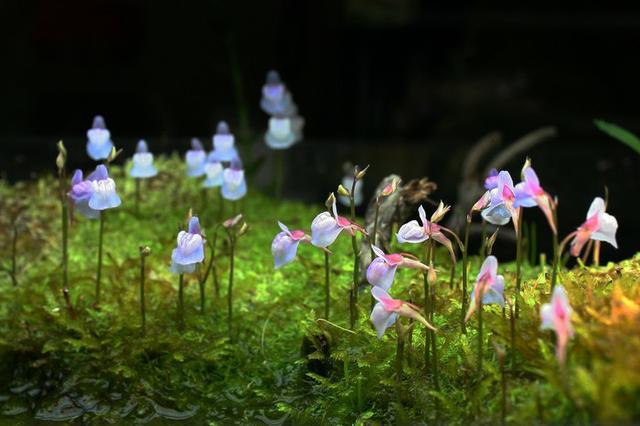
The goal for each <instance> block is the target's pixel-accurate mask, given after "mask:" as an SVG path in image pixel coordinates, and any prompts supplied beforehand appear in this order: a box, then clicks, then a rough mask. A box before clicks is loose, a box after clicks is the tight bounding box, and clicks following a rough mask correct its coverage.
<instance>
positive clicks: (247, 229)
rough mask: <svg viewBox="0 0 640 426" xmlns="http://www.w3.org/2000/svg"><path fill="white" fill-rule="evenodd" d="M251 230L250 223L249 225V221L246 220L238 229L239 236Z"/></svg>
mask: <svg viewBox="0 0 640 426" xmlns="http://www.w3.org/2000/svg"><path fill="white" fill-rule="evenodd" d="M248 231H249V225H247V222H244V223H243V224H242V226H241V227H240V230H239V231H238V237H241V236H243V235H244V234H246V233H247V232H248Z"/></svg>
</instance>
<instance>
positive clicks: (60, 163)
mask: <svg viewBox="0 0 640 426" xmlns="http://www.w3.org/2000/svg"><path fill="white" fill-rule="evenodd" d="M64 163H65V157H64V155H63V154H62V153H61V152H59V153H58V156H57V157H56V166H57V167H58V170H62V169H64Z"/></svg>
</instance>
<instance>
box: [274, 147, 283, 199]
mask: <svg viewBox="0 0 640 426" xmlns="http://www.w3.org/2000/svg"><path fill="white" fill-rule="evenodd" d="M273 155H274V160H275V161H274V163H275V164H274V166H275V196H276V200H280V199H282V182H283V180H284V158H283V157H284V152H283V151H282V150H280V149H277V150H274V151H273Z"/></svg>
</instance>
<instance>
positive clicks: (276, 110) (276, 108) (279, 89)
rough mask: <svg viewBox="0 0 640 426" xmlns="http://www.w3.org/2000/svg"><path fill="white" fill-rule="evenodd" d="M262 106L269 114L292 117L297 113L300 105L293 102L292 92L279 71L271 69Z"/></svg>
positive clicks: (263, 88)
mask: <svg viewBox="0 0 640 426" xmlns="http://www.w3.org/2000/svg"><path fill="white" fill-rule="evenodd" d="M260 107H261V108H262V110H263V111H264V112H266V113H267V114H269V115H282V116H285V117H291V116H294V115H296V113H297V111H298V107H297V106H296V104H295V103H294V102H293V99H292V97H291V93H289V91H288V90H287V88H286V86H285V85H284V83H283V82H282V80H281V79H280V74H278V72H277V71H273V70H272V71H269V72H268V73H267V79H266V83H265V84H264V86H262V99H261V100H260Z"/></svg>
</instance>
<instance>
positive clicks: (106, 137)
mask: <svg viewBox="0 0 640 426" xmlns="http://www.w3.org/2000/svg"><path fill="white" fill-rule="evenodd" d="M87 138H88V140H87V154H89V157H91V158H92V159H94V160H96V161H98V160H106V159H107V158H109V154H110V153H111V149H112V148H113V142H111V133H110V132H109V130H107V127H106V125H105V123H104V118H102V116H100V115H96V116H95V117H94V118H93V125H92V126H91V129H89V130H88V131H87Z"/></svg>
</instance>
